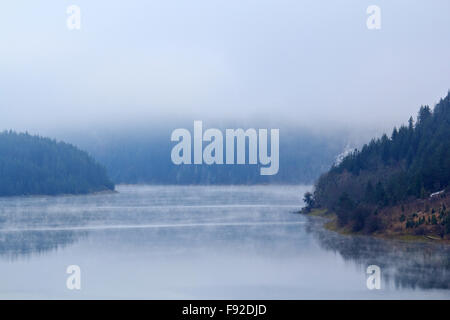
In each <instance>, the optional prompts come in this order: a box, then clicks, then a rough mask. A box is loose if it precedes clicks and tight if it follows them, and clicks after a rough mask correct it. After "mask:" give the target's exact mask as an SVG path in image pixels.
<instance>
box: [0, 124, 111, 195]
mask: <svg viewBox="0 0 450 320" xmlns="http://www.w3.org/2000/svg"><path fill="white" fill-rule="evenodd" d="M113 189H114V184H113V183H112V182H111V181H110V180H109V178H108V177H107V175H106V171H105V169H104V168H103V167H102V166H101V165H100V164H98V163H96V162H95V161H94V159H93V158H91V157H90V156H89V155H88V154H87V153H86V152H84V151H81V150H79V149H77V148H76V147H74V146H72V145H70V144H67V143H64V142H57V141H55V140H51V139H48V138H43V137H39V136H32V135H29V134H28V133H16V132H13V131H4V132H2V133H0V196H14V195H44V194H45V195H56V194H84V193H90V192H98V191H105V190H113Z"/></svg>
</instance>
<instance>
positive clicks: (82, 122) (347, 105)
mask: <svg viewBox="0 0 450 320" xmlns="http://www.w3.org/2000/svg"><path fill="white" fill-rule="evenodd" d="M71 4H76V5H79V6H80V8H81V30H79V31H69V30H68V29H67V27H66V18H67V14H66V8H67V7H68V6H69V5H71ZM371 4H376V5H378V6H379V7H380V8H381V30H368V29H367V27H366V19H367V14H366V8H367V7H368V6H369V5H371ZM449 12H450V1H448V0H433V1H406V0H404V1H400V0H395V1H378V0H375V1H373V0H371V1H361V0H352V1H350V0H347V1H336V0H329V1H317V0H315V1H314V0H311V1H299V0H190V1H184V0H177V1H175V0H158V1H156V0H151V1H136V0H129V1H119V0H107V1H106V0H95V1H92V0H73V1H72V0H71V1H69V0H47V1H24V0H15V1H9V2H7V3H2V4H1V5H0V112H1V117H0V129H9V128H12V129H16V130H27V129H28V130H31V131H38V132H39V131H46V130H48V129H49V128H52V129H55V130H58V129H67V128H70V129H72V130H77V128H80V130H81V128H85V127H93V126H112V125H121V126H126V125H130V126H133V125H134V123H137V122H140V123H145V122H148V123H152V122H165V121H170V119H172V118H175V117H176V118H181V119H192V120H194V119H196V120H197V119H198V120H205V119H230V120H239V119H252V120H253V121H255V122H257V121H258V119H266V120H267V119H269V120H271V121H278V122H279V123H281V122H282V123H292V124H298V125H302V126H312V127H316V128H320V129H322V128H323V130H326V129H330V128H334V127H347V128H367V129H369V128H370V129H373V128H382V129H384V128H391V127H392V126H393V125H396V124H399V123H402V122H406V120H407V119H408V117H409V116H410V115H411V114H414V115H415V114H416V112H417V110H418V108H419V107H420V105H422V104H430V105H433V104H434V103H435V102H437V101H438V99H439V98H440V97H443V96H444V95H446V94H447V91H448V90H449V89H450V41H449V40H450V19H449V18H448V14H449ZM255 126H257V125H255Z"/></svg>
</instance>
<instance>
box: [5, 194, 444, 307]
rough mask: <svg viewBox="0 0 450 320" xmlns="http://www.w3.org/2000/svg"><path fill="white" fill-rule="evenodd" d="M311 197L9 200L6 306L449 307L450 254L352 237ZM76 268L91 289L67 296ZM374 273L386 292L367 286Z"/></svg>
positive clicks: (436, 246) (435, 248) (440, 248)
mask: <svg viewBox="0 0 450 320" xmlns="http://www.w3.org/2000/svg"><path fill="white" fill-rule="evenodd" d="M310 189H311V187H309V186H274V185H271V186H126V185H121V186H118V187H117V190H118V193H112V194H99V195H87V196H58V197H45V196H42V197H14V198H1V199H0V271H1V272H0V298H1V299H15V298H22V299H36V298H38V299H122V298H123V299H399V298H401V299H449V298H450V246H445V245H439V244H433V243H411V242H402V241H387V240H381V239H374V238H371V237H362V236H342V235H339V234H337V233H334V232H331V231H327V230H325V229H324V228H323V226H322V225H323V222H324V220H322V219H321V218H312V217H307V216H303V215H300V214H296V213H294V212H295V211H298V210H299V208H301V206H302V205H303V203H302V200H301V198H302V195H303V193H304V192H305V191H307V190H310ZM69 265H78V266H79V267H80V269H81V290H69V289H68V288H67V286H66V280H67V278H68V277H69V274H67V273H66V269H67V267H68V266H69ZM369 265H377V266H379V267H380V270H381V289H380V290H369V289H368V288H367V286H366V279H367V277H368V274H367V273H366V269H367V267H368V266H369Z"/></svg>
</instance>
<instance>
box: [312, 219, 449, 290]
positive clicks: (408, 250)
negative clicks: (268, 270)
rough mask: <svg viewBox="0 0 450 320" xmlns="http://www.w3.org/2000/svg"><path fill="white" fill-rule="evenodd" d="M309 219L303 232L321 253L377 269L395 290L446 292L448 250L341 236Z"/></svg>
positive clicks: (422, 245) (421, 243)
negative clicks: (334, 255)
mask: <svg viewBox="0 0 450 320" xmlns="http://www.w3.org/2000/svg"><path fill="white" fill-rule="evenodd" d="M322 225H323V219H320V218H319V219H316V218H311V219H310V223H309V224H308V226H307V228H306V230H307V231H308V232H309V233H311V234H313V235H314V237H315V238H316V239H317V240H318V241H319V243H320V246H321V247H322V248H324V249H325V250H331V251H333V252H337V253H339V254H340V255H341V256H342V257H343V258H344V259H345V260H348V261H352V262H355V263H357V264H359V265H361V266H368V265H372V264H373V265H378V266H379V267H380V268H381V269H382V270H383V280H384V281H385V282H386V285H394V286H395V287H396V288H413V289H414V288H422V289H450V246H449V245H442V244H438V243H429V242H409V241H398V240H384V239H374V238H373V237H366V236H341V235H339V234H337V233H333V232H329V231H327V230H324V229H323V227H322Z"/></svg>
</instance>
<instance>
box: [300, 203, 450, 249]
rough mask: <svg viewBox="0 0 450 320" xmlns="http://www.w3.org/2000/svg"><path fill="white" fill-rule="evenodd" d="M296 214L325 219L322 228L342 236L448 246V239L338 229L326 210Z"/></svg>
mask: <svg viewBox="0 0 450 320" xmlns="http://www.w3.org/2000/svg"><path fill="white" fill-rule="evenodd" d="M297 213H298V214H303V215H306V216H310V217H320V218H324V219H326V220H325V221H324V223H323V227H324V228H325V229H326V230H328V231H333V232H336V233H338V234H340V235H343V236H351V235H358V236H366V237H373V238H378V239H385V240H397V241H408V242H426V243H439V244H445V245H450V239H444V238H440V237H438V236H436V235H415V234H411V233H400V232H386V230H382V231H377V232H374V233H371V234H368V233H364V232H354V231H352V230H351V228H350V227H349V226H346V227H340V226H338V224H337V215H336V214H335V213H333V212H331V211H329V210H328V209H326V208H315V209H312V210H311V211H309V212H304V210H303V209H302V210H300V211H298V212H297Z"/></svg>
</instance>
